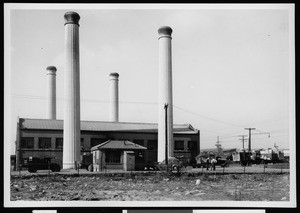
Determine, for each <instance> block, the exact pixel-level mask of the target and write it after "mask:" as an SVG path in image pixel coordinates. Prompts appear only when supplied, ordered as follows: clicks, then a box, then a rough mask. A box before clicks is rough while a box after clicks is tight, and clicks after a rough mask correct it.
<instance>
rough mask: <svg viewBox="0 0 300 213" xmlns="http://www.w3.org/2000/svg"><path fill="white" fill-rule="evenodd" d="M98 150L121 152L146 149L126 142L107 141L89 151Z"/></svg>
mask: <svg viewBox="0 0 300 213" xmlns="http://www.w3.org/2000/svg"><path fill="white" fill-rule="evenodd" d="M98 149H122V150H143V149H147V148H146V147H144V146H141V145H138V144H135V143H133V142H130V141H128V140H108V141H106V142H104V143H101V144H99V145H97V146H94V147H92V148H91V151H94V150H98Z"/></svg>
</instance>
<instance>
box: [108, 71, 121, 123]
mask: <svg viewBox="0 0 300 213" xmlns="http://www.w3.org/2000/svg"><path fill="white" fill-rule="evenodd" d="M109 81H110V113H109V116H110V121H112V122H119V83H118V82H119V74H118V73H110V74H109Z"/></svg>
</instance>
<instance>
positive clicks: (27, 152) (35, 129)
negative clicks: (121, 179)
mask: <svg viewBox="0 0 300 213" xmlns="http://www.w3.org/2000/svg"><path fill="white" fill-rule="evenodd" d="M64 20H65V24H64V28H65V69H64V72H65V83H64V85H65V104H64V118H63V120H56V71H57V69H56V67H55V66H49V67H47V69H46V70H47V79H48V80H47V108H46V116H45V118H46V119H30V118H19V121H18V125H17V140H16V166H17V168H19V166H20V165H26V163H27V162H28V159H29V158H30V159H32V158H35V157H36V158H51V159H52V160H51V161H56V162H57V163H58V164H59V165H60V166H61V168H63V169H74V168H76V167H77V165H78V164H80V163H82V162H83V159H84V156H85V155H90V153H91V152H92V153H93V157H95V158H96V159H97V160H96V159H93V162H94V163H93V164H95V165H97V166H98V167H99V166H100V167H102V165H104V163H105V167H107V168H112V169H113V168H118V169H124V170H127V164H126V161H127V159H130V160H131V161H133V160H134V161H135V162H138V163H136V164H135V167H136V168H135V169H143V168H144V166H146V165H149V164H153V163H154V162H157V161H159V162H160V161H163V160H164V159H166V157H176V156H181V157H184V158H185V159H186V160H187V161H189V160H190V159H193V158H194V157H195V156H197V155H198V154H199V152H200V131H199V130H197V129H194V128H193V127H192V126H191V125H190V124H179V125H177V124H173V97H172V96H173V94H172V87H173V85H172V57H171V55H172V54H171V40H172V37H171V34H172V32H173V30H172V29H171V28H170V27H168V26H162V27H160V28H159V29H158V46H159V60H158V64H159V66H158V68H159V69H158V73H159V79H158V81H159V101H158V112H159V113H158V114H159V116H158V123H131V122H119V86H118V81H119V74H118V73H110V75H109V81H110V89H109V91H110V111H109V117H110V120H109V122H104V121H82V120H81V119H80V78H79V73H80V69H79V68H80V66H79V61H80V60H79V52H80V50H79V46H80V43H79V20H80V16H79V14H78V13H76V12H67V13H65V15H64ZM105 144H106V145H105ZM108 144H109V145H108ZM126 144H127V145H128V144H131V145H132V147H135V148H131V149H129V146H127V145H126ZM137 147H139V148H137ZM110 153H113V154H110ZM94 155H95V156H94ZM101 156H102V157H103V156H104V158H105V160H104V161H103V159H101ZM109 156H112V157H111V159H109V158H110V157H109ZM133 156H134V157H133ZM109 164H111V165H109ZM97 166H96V167H95V168H96V170H97Z"/></svg>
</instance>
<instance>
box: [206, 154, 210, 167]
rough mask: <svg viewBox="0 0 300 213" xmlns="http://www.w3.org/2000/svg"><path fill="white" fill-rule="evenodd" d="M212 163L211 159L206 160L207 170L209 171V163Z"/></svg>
mask: <svg viewBox="0 0 300 213" xmlns="http://www.w3.org/2000/svg"><path fill="white" fill-rule="evenodd" d="M209 161H210V159H209V157H207V159H206V170H209V163H210V162H209Z"/></svg>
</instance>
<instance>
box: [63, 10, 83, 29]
mask: <svg viewBox="0 0 300 213" xmlns="http://www.w3.org/2000/svg"><path fill="white" fill-rule="evenodd" d="M64 18H65V25H66V24H77V25H78V26H79V24H78V22H79V19H80V16H79V14H78V13H76V12H72V11H70V12H66V13H65V15H64Z"/></svg>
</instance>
